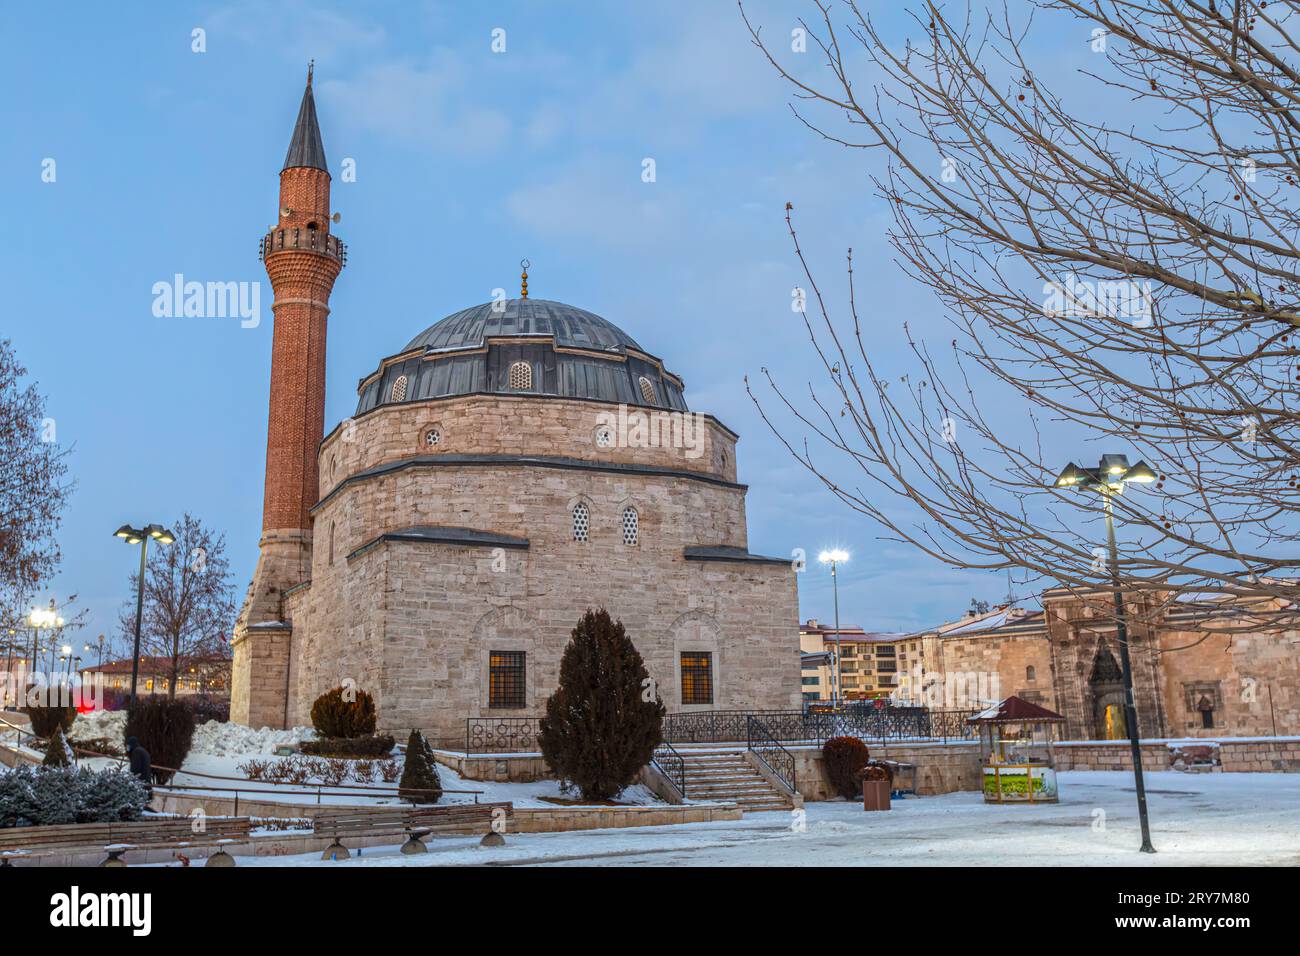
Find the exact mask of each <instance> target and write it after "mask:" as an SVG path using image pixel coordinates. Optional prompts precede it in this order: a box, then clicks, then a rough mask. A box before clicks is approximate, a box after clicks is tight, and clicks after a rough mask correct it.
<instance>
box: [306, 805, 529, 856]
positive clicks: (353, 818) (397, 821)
mask: <svg viewBox="0 0 1300 956" xmlns="http://www.w3.org/2000/svg"><path fill="white" fill-rule="evenodd" d="M513 812H514V805H513V804H510V803H449V804H445V805H443V806H429V807H350V808H348V809H346V810H326V811H325V812H323V813H318V814H317V815H316V816H315V818H314V820H313V825H314V828H315V831H316V833H317V834H319V835H321V836H328V837H330V839H331V841H332V842H331V843H330V845H329V846H328V847H326V848H325V852H324V853H322V854H321V859H322V860H346V859H348V858H349V857H350V856H351V853H350V852H349V851H348V848H347V847H346V846H344V845H343V841H344V840H345V839H353V840H355V839H356V838H358V837H366V838H375V837H380V838H390V839H393V840H395V839H401V838H403V837H404V838H405V840H406V842H405V843H403V844H402V852H403V853H426V852H428V847H426V846H425V845H424V842H423V841H424V838H425V837H426V836H428V835H429V834H431V833H483V832H484V831H486V832H487V833H488V834H491V833H493V832H494V831H493V829H492V824H493V822H494V821H495V820H496V819H497V818H498V817H499V816H505V817H509V816H510V815H511V814H512V813H513ZM493 842H496V841H493Z"/></svg>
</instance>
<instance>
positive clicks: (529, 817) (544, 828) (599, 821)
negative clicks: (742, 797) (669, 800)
mask: <svg viewBox="0 0 1300 956" xmlns="http://www.w3.org/2000/svg"><path fill="white" fill-rule="evenodd" d="M150 806H151V808H152V809H154V810H158V811H160V812H163V813H189V812H190V811H191V810H194V809H196V808H198V809H202V810H203V812H204V813H206V814H208V815H209V816H245V817H275V818H279V819H291V820H292V819H313V818H315V816H316V815H317V814H318V813H320V812H322V811H338V810H348V809H355V807H352V806H349V805H347V804H340V803H327V804H323V805H322V804H315V803H312V804H298V803H275V802H272V801H270V800H261V801H256V802H254V801H250V800H242V799H241V800H240V801H239V809H238V812H236V810H235V800H234V799H233V798H232V797H209V796H202V795H200V794H186V793H166V794H163V793H160V792H158V791H156V790H155V791H154V799H153V802H152V803H151V804H150ZM366 809H374V806H373V805H371V806H370V807H368V808H366ZM740 818H741V817H740V807H739V806H737V805H736V804H734V803H684V804H680V805H678V806H671V805H669V806H650V807H564V806H557V807H554V808H552V807H515V808H514V813H513V815H512V816H511V817H510V819H509V821H508V822H507V824H506V826H507V830H511V831H514V832H515V833H551V832H554V831H556V830H601V829H605V828H612V829H618V828H620V827H658V826H669V825H671V824H675V823H710V822H712V821H714V820H739V819H740ZM473 826H474V827H476V828H477V829H482V827H480V826H479V825H478V824H474V825H473Z"/></svg>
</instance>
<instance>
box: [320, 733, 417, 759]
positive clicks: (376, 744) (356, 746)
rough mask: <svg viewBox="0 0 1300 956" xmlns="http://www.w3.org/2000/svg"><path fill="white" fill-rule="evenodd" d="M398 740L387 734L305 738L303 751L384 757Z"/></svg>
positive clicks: (326, 754)
mask: <svg viewBox="0 0 1300 956" xmlns="http://www.w3.org/2000/svg"><path fill="white" fill-rule="evenodd" d="M396 744H397V741H396V740H394V739H393V738H392V737H389V736H388V735H387V734H377V735H375V736H373V737H324V738H318V739H316V740H304V741H303V742H302V744H301V748H302V752H303V753H305V754H314V755H315V756H317V757H345V758H346V757H383V756H385V755H386V754H389V753H391V752H392V749H393V747H394V746H395V745H396Z"/></svg>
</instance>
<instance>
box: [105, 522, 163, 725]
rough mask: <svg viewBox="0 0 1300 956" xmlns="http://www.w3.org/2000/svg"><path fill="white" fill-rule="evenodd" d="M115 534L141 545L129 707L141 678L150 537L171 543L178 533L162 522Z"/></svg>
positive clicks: (132, 702)
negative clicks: (141, 632) (141, 643)
mask: <svg viewBox="0 0 1300 956" xmlns="http://www.w3.org/2000/svg"><path fill="white" fill-rule="evenodd" d="M113 534H114V535H115V536H116V537H119V538H121V539H122V540H123V541H125V542H126V543H127V544H138V545H139V546H140V575H139V577H137V578H136V589H135V653H133V654H132V655H131V698H130V700H129V701H128V703H127V707H128V709H129V708H131V707H134V706H135V685H136V681H138V680H139V679H140V625H141V622H142V621H143V619H144V573H145V568H146V561H147V560H148V554H149V539H150V538H153V539H154V540H155V541H157V542H158V543H159V544H171V543H172V542H173V541H175V540H176V535H174V534H172V533H171V532H170V531H168V530H167V529H166V528H164V527H163V526H162V525H160V524H151V525H146V526H145V527H144V529H143V530H140V529H136V528H132V527H131V526H130V525H129V524H124V525H122V527H120V528H118V529H117V530H116V531H114V532H113Z"/></svg>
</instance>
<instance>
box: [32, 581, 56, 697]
mask: <svg viewBox="0 0 1300 956" xmlns="http://www.w3.org/2000/svg"><path fill="white" fill-rule="evenodd" d="M27 623H28V624H30V625H31V627H32V663H31V668H30V669H31V670H33V671H34V670H36V659H37V655H38V654H39V653H40V647H39V646H38V645H39V637H40V633H41V629H42V628H47V629H48V628H52V627H62V626H63V618H61V617H59V612H58V611H57V610H55V606H54V598H50V606H49V607H48V608H41V607H34V608H32V610H31V613H30V614H28V615H27ZM23 683H27V681H26V680H24V681H23ZM47 684H48V682H47ZM47 703H48V702H47Z"/></svg>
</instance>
